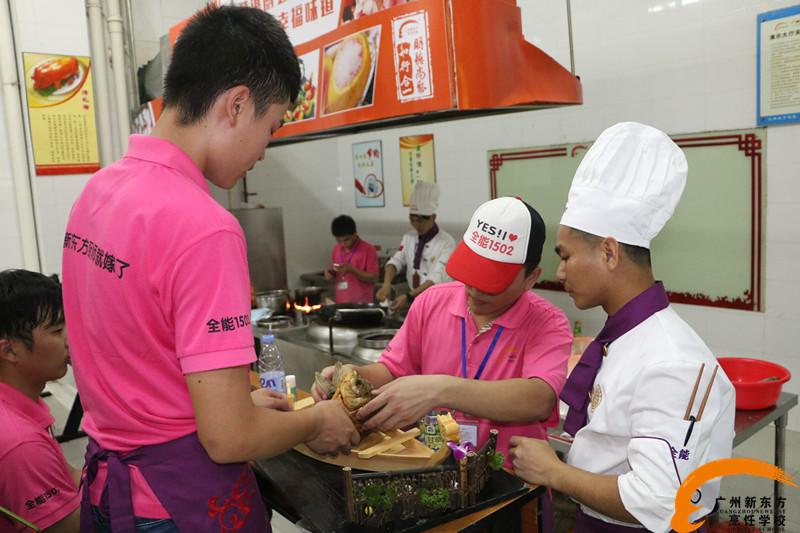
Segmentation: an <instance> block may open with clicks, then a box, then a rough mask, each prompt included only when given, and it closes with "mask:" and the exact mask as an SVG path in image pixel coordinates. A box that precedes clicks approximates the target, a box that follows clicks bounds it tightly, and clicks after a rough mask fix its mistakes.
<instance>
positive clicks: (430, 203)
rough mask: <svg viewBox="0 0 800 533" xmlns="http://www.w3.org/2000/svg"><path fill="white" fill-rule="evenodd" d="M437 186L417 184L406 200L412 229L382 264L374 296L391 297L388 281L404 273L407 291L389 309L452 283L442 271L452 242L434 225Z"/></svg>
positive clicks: (437, 195) (429, 182) (428, 183)
mask: <svg viewBox="0 0 800 533" xmlns="http://www.w3.org/2000/svg"><path fill="white" fill-rule="evenodd" d="M438 205H439V186H438V185H437V184H436V183H434V182H431V181H418V182H417V184H416V186H415V187H414V192H413V193H411V198H410V200H409V215H408V220H409V222H410V223H411V227H413V228H414V229H413V230H412V231H409V232H408V233H406V234H405V235H403V240H402V241H401V242H400V248H399V249H398V250H397V252H396V253H395V254H394V255H393V256H392V257H391V259H389V261H388V262H387V263H386V272H385V273H384V276H383V285H382V286H381V288H380V289H378V292H377V293H376V294H375V298H376V299H377V300H378V301H379V302H383V301H385V300H387V299H389V298H390V297H391V295H392V280H393V279H394V278H395V276H397V273H398V272H400V271H401V270H403V269H405V270H406V280H407V281H408V287H409V291H408V292H407V293H405V294H401V295H399V296H397V297H396V298H395V299H394V300H393V301H392V303H391V308H392V309H400V308H402V307H403V306H405V305H410V304H411V302H413V301H414V298H416V297H417V296H419V295H420V294H422V292H423V291H424V290H425V289H427V288H428V287H430V286H431V285H434V284H436V283H444V282H446V281H452V280H451V279H450V278H449V277H448V276H447V272H446V270H445V266H446V265H447V260H448V259H450V254H452V253H453V250H455V247H456V243H455V240H453V237H452V236H450V234H449V233H447V232H446V231H442V230H441V229H439V226H438V225H437V224H436V208H437V206H438Z"/></svg>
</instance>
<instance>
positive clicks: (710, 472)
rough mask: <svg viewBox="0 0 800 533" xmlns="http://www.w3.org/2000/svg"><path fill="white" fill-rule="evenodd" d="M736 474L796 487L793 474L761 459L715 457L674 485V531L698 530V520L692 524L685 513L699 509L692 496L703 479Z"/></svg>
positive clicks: (680, 532)
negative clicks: (676, 491) (762, 478)
mask: <svg viewBox="0 0 800 533" xmlns="http://www.w3.org/2000/svg"><path fill="white" fill-rule="evenodd" d="M736 474H750V475H751V476H759V477H765V478H769V479H774V480H775V481H779V482H781V483H784V484H786V485H791V486H792V487H797V485H795V484H794V483H792V481H794V477H793V476H790V475H788V474H787V473H786V472H784V471H783V470H781V469H780V468H778V467H777V466H775V465H771V464H769V463H767V462H765V461H759V460H756V459H746V458H732V459H717V460H716V461H711V462H710V463H706V464H704V465H703V466H701V467H699V468H697V469H695V470H694V471H693V472H692V473H691V474H689V475H688V476H686V479H685V480H684V481H683V483H681V486H680V487H679V488H678V493H677V494H675V514H674V515H672V522H671V523H670V526H672V529H674V530H675V531H676V532H677V533H690V532H691V531H695V530H696V529H698V528H699V527H700V526H701V525H702V523H700V524H693V523H691V522H689V515H691V514H692V513H693V512H695V511H698V510H699V509H700V507H699V506H697V505H693V503H692V495H693V494H694V493H695V491H697V490H699V489H700V487H701V486H703V484H704V483H706V482H707V481H710V480H712V479H714V478H718V477H724V476H731V475H736Z"/></svg>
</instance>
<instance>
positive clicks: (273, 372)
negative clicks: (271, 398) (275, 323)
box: [258, 335, 286, 396]
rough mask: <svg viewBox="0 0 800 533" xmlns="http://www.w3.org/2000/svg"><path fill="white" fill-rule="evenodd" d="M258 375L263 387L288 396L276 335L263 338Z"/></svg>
mask: <svg viewBox="0 0 800 533" xmlns="http://www.w3.org/2000/svg"><path fill="white" fill-rule="evenodd" d="M258 375H259V381H261V387H266V388H269V389H272V390H274V391H278V392H280V393H281V394H283V395H284V396H286V372H284V370H283V359H281V352H279V351H278V347H277V346H275V335H264V336H263V337H261V353H260V354H258Z"/></svg>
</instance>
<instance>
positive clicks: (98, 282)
mask: <svg viewBox="0 0 800 533" xmlns="http://www.w3.org/2000/svg"><path fill="white" fill-rule="evenodd" d="M63 280H64V311H65V313H66V319H67V329H68V332H69V340H70V353H71V357H72V363H73V365H74V368H75V380H76V382H77V385H78V390H79V392H80V394H81V400H82V403H83V406H84V411H85V414H84V419H83V429H84V430H85V431H86V432H87V433H88V434H89V435H91V436H92V437H93V438H94V439H95V440H96V441H97V442H98V443H99V444H100V446H102V447H103V448H106V449H110V450H118V451H123V452H124V451H130V450H133V449H135V448H138V447H139V446H143V445H147V444H157V443H162V442H167V441H170V440H174V439H176V438H178V437H182V436H184V435H187V434H189V433H192V432H194V431H196V429H197V426H196V423H195V417H194V410H193V408H192V403H191V398H190V396H189V392H188V388H187V386H186V380H185V377H184V375H185V374H188V373H193V372H201V371H207V370H215V369H220V368H227V367H233V366H241V365H247V364H249V363H251V362H252V361H253V360H255V352H254V350H253V333H252V329H251V327H250V291H249V275H248V269H247V256H246V248H245V239H244V234H243V232H242V229H241V227H240V226H239V223H238V222H237V221H236V219H235V218H234V217H233V215H232V214H231V213H229V212H228V211H226V210H225V209H224V208H223V207H222V206H220V205H219V204H218V203H217V202H216V201H215V200H214V198H213V197H212V196H211V194H210V191H209V188H208V184H207V183H206V180H205V178H204V177H203V175H202V173H201V172H200V170H199V169H198V168H197V166H196V165H195V164H194V162H193V161H192V160H191V159H190V158H189V156H188V155H187V154H186V153H184V152H183V151H181V150H180V149H179V148H177V147H176V146H175V145H173V144H172V143H170V142H167V141H165V140H162V139H158V138H155V137H149V136H143V135H132V136H131V138H130V144H129V149H128V153H127V154H126V155H125V157H123V158H122V159H121V160H119V161H117V162H116V163H114V164H112V165H110V166H108V167H106V168H104V169H102V170H100V171H99V172H97V173H96V174H95V175H94V176H93V177H92V178H91V179H90V180H89V182H88V183H87V185H86V187H85V188H84V190H83V192H82V193H81V194H80V196H79V197H78V200H77V201H76V202H75V205H74V206H73V208H72V212H71V214H70V218H69V222H68V224H67V233H66V237H65V239H64V243H63ZM102 474H103V473H101V475H100V476H99V477H98V481H99V482H101V481H102V479H103V475H102ZM137 474H138V472H137V471H136V470H135V469H132V472H131V475H132V480H133V485H134V491H133V495H134V510H135V511H136V514H137V515H138V516H148V517H151V518H159V516H157V515H154V514H144V515H143V514H139V511H140V510H141V506H139V507H137V495H138V494H139V491H138V489H137V486H139V487H141V486H142V485H141V480H140V478H139V476H138V475H137ZM96 485H98V483H96V484H95V486H96ZM145 486H146V483H145ZM93 500H94V498H93Z"/></svg>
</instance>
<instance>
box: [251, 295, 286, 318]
mask: <svg viewBox="0 0 800 533" xmlns="http://www.w3.org/2000/svg"><path fill="white" fill-rule="evenodd" d="M255 296H256V307H258V308H259V309H270V310H271V311H272V314H278V313H286V312H287V311H289V310H290V309H291V305H290V304H289V291H287V290H274V291H263V292H257V293H256V295H255Z"/></svg>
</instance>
